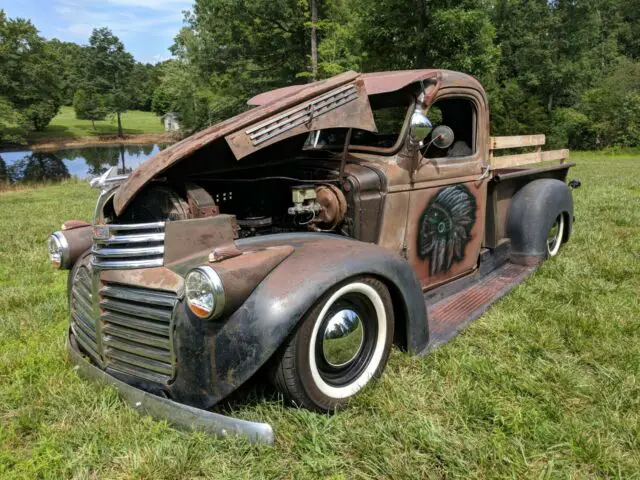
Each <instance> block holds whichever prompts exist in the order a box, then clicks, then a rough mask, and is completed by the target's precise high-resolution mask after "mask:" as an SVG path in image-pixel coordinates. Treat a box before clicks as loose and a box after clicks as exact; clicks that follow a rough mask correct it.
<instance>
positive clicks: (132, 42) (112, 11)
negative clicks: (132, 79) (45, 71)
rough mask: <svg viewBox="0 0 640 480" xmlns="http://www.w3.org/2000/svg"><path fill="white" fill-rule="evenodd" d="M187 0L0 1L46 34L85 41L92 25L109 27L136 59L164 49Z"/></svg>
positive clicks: (163, 53)
mask: <svg viewBox="0 0 640 480" xmlns="http://www.w3.org/2000/svg"><path fill="white" fill-rule="evenodd" d="M192 3H193V2H192V0H0V9H3V10H4V11H5V12H6V14H7V16H8V17H10V18H15V17H22V18H28V19H30V20H31V22H32V23H33V24H34V25H35V26H36V27H37V28H38V30H40V34H41V35H42V36H44V37H47V38H59V39H60V40H65V41H69V42H76V43H80V44H86V43H88V41H89V35H90V34H91V31H92V30H93V28H97V27H109V28H110V29H111V31H113V32H114V33H115V34H116V35H117V36H118V37H120V40H122V42H123V43H124V45H125V47H126V49H127V50H128V51H129V52H131V53H132V54H133V56H134V57H135V58H136V60H139V61H141V62H150V63H155V62H158V61H162V60H166V59H167V58H169V57H170V53H169V50H168V48H169V47H170V46H171V44H172V43H173V38H174V37H175V35H176V33H178V30H179V29H180V27H181V26H182V18H183V15H182V12H183V11H184V10H187V9H189V8H190V7H191V5H192Z"/></svg>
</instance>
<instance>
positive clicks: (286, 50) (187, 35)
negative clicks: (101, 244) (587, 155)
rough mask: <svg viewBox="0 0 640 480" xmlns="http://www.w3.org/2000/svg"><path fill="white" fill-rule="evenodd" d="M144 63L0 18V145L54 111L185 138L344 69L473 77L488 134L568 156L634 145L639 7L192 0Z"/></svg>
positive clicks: (630, 3)
mask: <svg viewBox="0 0 640 480" xmlns="http://www.w3.org/2000/svg"><path fill="white" fill-rule="evenodd" d="M184 23H185V24H184V27H183V28H182V29H181V31H180V32H179V33H178V35H177V36H176V38H175V41H174V44H173V46H172V47H171V53H172V55H173V58H172V59H171V60H169V61H167V62H163V63H161V64H158V65H155V66H153V65H148V64H142V63H139V62H135V61H134V59H133V57H132V56H131V55H130V54H129V53H128V52H126V50H125V48H124V46H123V44H122V43H121V42H120V40H119V39H118V38H117V37H115V36H114V35H113V34H112V33H111V32H110V31H109V30H108V29H97V30H95V31H94V32H93V34H92V35H91V37H90V39H89V42H88V44H87V45H85V46H79V45H76V44H73V43H68V42H60V41H58V40H51V41H46V40H45V39H43V38H41V37H40V36H39V35H38V31H37V29H36V28H35V27H34V26H33V25H32V24H31V23H30V22H28V21H26V20H21V19H17V20H10V19H7V18H6V17H5V15H4V13H3V12H2V11H0V141H7V139H11V138H12V137H14V138H19V137H20V135H22V137H23V138H24V135H25V132H28V131H29V130H38V129H42V128H44V126H46V125H47V124H48V122H49V121H50V119H51V118H52V117H53V116H54V115H55V113H56V112H57V111H58V108H59V106H60V105H70V104H73V105H74V106H75V108H76V113H77V115H78V116H79V117H81V118H86V119H89V120H99V119H102V118H104V117H105V116H106V115H109V114H112V115H114V116H116V117H118V118H119V117H120V113H122V112H123V111H125V110H126V109H129V108H135V109H141V110H153V111H154V112H156V113H158V114H164V113H167V112H177V114H178V116H179V119H180V122H181V125H182V127H183V128H184V130H185V132H186V133H189V132H192V131H196V130H199V129H201V128H204V127H207V126H209V125H212V124H214V123H216V122H218V121H220V120H222V119H224V118H227V117H229V116H231V115H234V114H236V113H238V112H240V111H242V110H245V109H247V108H248V107H247V105H246V103H245V102H246V99H247V98H249V97H250V96H252V95H254V94H256V93H259V92H262V91H265V90H269V89H272V88H278V87H282V86H286V85H290V84H294V83H305V82H309V81H313V80H320V79H323V78H327V77H330V76H332V75H335V74H338V73H341V72H343V71H346V70H356V71H360V72H371V71H377V70H399V69H414V68H429V67H436V68H448V69H453V70H460V71H463V72H466V73H469V74H471V75H474V76H475V77H477V78H478V79H479V80H480V81H481V82H482V84H483V85H484V86H485V88H486V90H487V92H488V95H489V100H490V108H491V120H492V122H491V124H492V133H493V134H494V135H516V134H527V133H540V132H542V133H547V134H548V141H549V143H550V144H552V145H554V146H569V147H570V148H574V149H592V148H605V147H611V146H622V147H631V146H638V145H640V0H606V1H605V0H250V1H249V0H195V2H194V5H193V7H192V9H191V10H189V11H188V12H186V13H185V18H184Z"/></svg>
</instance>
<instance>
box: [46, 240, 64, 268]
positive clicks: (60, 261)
mask: <svg viewBox="0 0 640 480" xmlns="http://www.w3.org/2000/svg"><path fill="white" fill-rule="evenodd" d="M47 249H48V250H49V260H51V265H53V266H54V267H55V268H66V267H67V261H68V259H69V244H68V243H67V239H66V238H65V237H64V235H63V234H62V232H55V233H53V234H51V235H49V240H47Z"/></svg>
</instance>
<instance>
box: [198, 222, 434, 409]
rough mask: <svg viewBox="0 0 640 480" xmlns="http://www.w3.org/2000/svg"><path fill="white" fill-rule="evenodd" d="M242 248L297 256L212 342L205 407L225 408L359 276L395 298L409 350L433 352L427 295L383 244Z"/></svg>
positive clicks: (258, 243)
mask: <svg viewBox="0 0 640 480" xmlns="http://www.w3.org/2000/svg"><path fill="white" fill-rule="evenodd" d="M236 243H237V245H238V247H239V248H241V249H245V248H266V247H274V246H278V245H280V246H282V245H289V246H291V247H292V248H293V252H292V253H291V254H290V255H289V256H288V257H287V258H286V259H285V260H284V261H282V263H280V264H279V265H278V266H276V267H275V268H274V269H273V270H272V271H271V272H270V273H269V274H268V275H267V276H266V278H265V279H264V280H263V281H262V282H261V283H260V284H259V285H258V286H257V287H256V288H255V289H254V290H253V292H252V293H251V295H250V296H249V297H248V298H247V299H246V301H245V302H244V303H243V304H242V305H241V306H240V307H239V308H238V309H236V310H235V311H234V312H233V313H232V314H231V315H230V316H229V317H228V318H226V319H222V320H221V321H220V323H219V325H218V326H217V327H214V328H215V330H216V331H215V334H214V337H215V339H213V338H212V339H211V340H213V342H211V341H210V343H209V349H210V351H211V352H212V358H211V360H212V361H211V364H210V365H211V369H212V371H211V374H212V377H213V378H212V381H211V385H210V388H211V392H209V393H210V394H211V395H210V396H209V398H208V399H207V402H206V403H209V404H210V405H213V404H215V403H217V402H219V401H220V400H221V399H223V398H224V397H226V396H227V395H229V394H230V393H231V392H233V391H234V390H235V389H236V388H238V387H239V386H240V385H242V384H243V383H245V382H246V381H247V380H248V379H249V378H250V377H251V376H252V375H253V374H254V373H255V372H256V371H257V370H258V369H259V368H260V367H261V366H263V365H264V364H265V363H266V362H267V361H268V360H269V359H270V358H271V356H272V355H273V354H274V353H275V352H276V350H277V349H278V348H279V347H280V346H281V345H282V343H283V342H284V341H285V340H286V338H287V337H288V336H289V335H290V334H291V332H292V331H293V330H294V329H295V327H296V325H297V324H298V322H299V321H300V319H301V318H302V317H303V315H304V314H305V313H306V312H307V311H308V310H309V309H310V308H311V307H312V306H313V304H314V303H315V302H316V301H317V300H318V299H319V298H320V297H321V296H322V295H323V294H324V293H325V292H326V291H327V290H329V289H330V288H331V287H333V286H334V285H336V284H337V283H340V282H342V281H344V280H345V279H348V278H350V277H354V276H357V275H363V274H367V275H374V276H377V277H379V278H381V279H382V280H383V281H385V283H386V284H387V285H388V286H389V287H390V290H392V294H395V295H393V296H394V299H396V300H399V302H398V301H397V303H401V309H402V313H403V314H404V317H405V319H406V336H407V339H408V340H407V347H408V349H409V350H410V351H412V352H419V351H421V350H422V349H424V348H425V346H426V345H427V343H428V332H427V313H426V309H425V304H424V299H423V296H422V289H421V287H420V284H419V282H418V279H417V278H416V276H415V274H414V272H413V270H412V269H411V267H410V266H409V264H408V263H407V262H406V261H405V260H404V259H402V258H401V257H400V256H398V255H395V254H393V253H392V252H389V251H387V250H385V249H383V248H381V247H378V246H377V245H373V244H368V243H363V242H359V241H355V240H351V239H347V238H344V237H338V236H335V235H326V234H313V233H299V234H280V235H269V236H264V237H255V238H251V239H245V240H239V241H237V242H236ZM395 307H396V308H397V305H396V306H395ZM201 400H202V397H201ZM210 405H206V406H210Z"/></svg>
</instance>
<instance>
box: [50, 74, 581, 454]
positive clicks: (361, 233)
mask: <svg viewBox="0 0 640 480" xmlns="http://www.w3.org/2000/svg"><path fill="white" fill-rule="evenodd" d="M249 104H250V105H253V106H254V107H255V108H252V109H250V110H248V111H247V112H245V113H243V114H240V115H238V116H236V117H234V118H232V119H230V120H227V121H225V122H222V123H220V124H218V125H215V126H213V127H211V128H208V129H206V130H204V131H202V132H199V133H197V134H195V135H193V136H191V137H189V138H187V139H185V140H183V141H181V142H179V143H177V144H175V145H173V146H171V147H169V148H167V149H166V150H164V151H162V152H160V153H159V154H158V155H156V156H155V157H153V158H151V159H149V160H148V161H146V162H145V163H143V164H142V165H141V166H140V167H139V168H138V169H137V170H135V171H134V172H133V173H132V174H131V175H130V176H128V178H127V177H123V176H118V175H117V172H115V171H113V170H111V171H108V172H106V173H105V174H104V175H103V176H102V177H100V178H98V179H95V180H94V182H93V183H94V185H95V186H97V187H99V188H100V189H101V193H100V197H99V199H98V202H97V207H96V209H95V218H94V219H93V222H92V224H91V225H90V224H88V223H86V222H83V221H77V220H76V221H69V222H66V223H65V224H64V225H63V227H62V230H61V231H58V232H56V233H54V234H53V235H52V236H51V237H50V239H49V243H48V248H49V254H50V258H51V261H52V262H53V264H54V265H55V266H56V267H57V268H62V269H69V270H70V273H69V281H68V282H69V309H70V330H69V337H68V347H69V352H70V356H71V359H72V361H73V363H74V364H76V368H77V369H78V371H79V372H80V373H82V374H84V375H85V376H89V377H92V378H94V379H98V380H102V381H106V382H108V383H110V384H113V385H115V386H116V388H117V389H118V390H119V391H120V392H121V394H122V395H123V396H124V398H125V399H127V400H128V401H129V402H130V403H131V405H133V406H134V408H137V409H139V410H140V411H144V412H146V413H148V414H151V415H153V416H157V417H161V418H166V419H168V420H169V421H171V422H173V423H174V424H176V425H179V426H184V427H193V428H200V429H204V430H207V431H209V432H213V433H216V434H219V435H231V434H240V435H245V436H247V437H248V438H249V439H251V440H254V441H261V442H271V441H273V431H272V428H271V427H270V426H269V425H267V424H263V423H256V422H249V421H246V420H241V419H235V418H231V417H228V416H224V415H221V414H220V413H216V412H212V411H211V408H212V407H213V406H214V405H216V404H219V403H220V402H221V401H222V400H224V399H226V398H227V397H228V396H229V395H230V394H231V393H233V392H234V391H236V390H237V389H238V387H240V386H241V385H243V384H246V383H247V382H249V381H251V380H252V379H255V378H256V377H260V378H262V377H265V378H267V377H268V378H270V379H271V380H272V382H273V384H274V385H275V387H276V388H277V389H278V390H279V391H280V392H281V393H282V394H283V396H284V397H285V398H286V399H288V400H290V401H292V402H293V403H294V404H295V405H297V406H300V407H306V408H309V409H315V410H320V411H331V410H334V409H336V408H338V407H341V406H344V405H345V404H346V403H347V402H348V401H349V399H350V398H352V397H353V396H354V395H356V394H357V393H358V391H360V390H361V389H362V388H363V387H364V386H365V385H366V384H367V383H369V382H370V381H371V380H373V379H376V378H377V377H379V376H380V375H381V374H382V372H383V370H384V367H385V364H386V362H387V359H388V357H389V353H390V350H391V348H392V345H396V346H397V347H398V348H400V349H403V350H405V351H408V352H410V353H411V354H415V355H424V354H426V353H427V352H429V351H430V350H431V349H433V348H434V347H436V346H438V345H440V344H442V343H443V342H446V341H447V340H449V339H451V338H452V337H453V336H454V335H456V333H457V332H459V331H460V330H461V329H462V328H463V327H464V326H465V325H467V324H468V323H469V322H470V321H472V320H473V319H475V318H477V317H478V316H480V315H481V314H482V313H483V312H484V311H486V309H487V308H488V307H489V305H491V304H492V303H493V302H495V301H496V300H497V299H498V298H500V297H501V296H502V295H504V294H505V293H506V292H508V291H509V290H510V289H511V288H513V287H514V286H515V285H517V284H518V283H519V282H521V281H522V280H523V279H524V278H525V277H527V275H529V274H530V273H532V272H533V271H534V270H535V268H536V266H537V265H539V263H540V262H541V261H543V260H545V259H547V258H549V257H553V256H555V255H556V254H557V253H558V251H559V249H560V247H561V245H562V244H563V243H564V242H567V241H568V240H569V236H570V234H571V229H572V226H573V220H574V216H573V201H572V195H571V192H570V190H569V186H568V185H567V183H566V179H567V173H568V170H569V168H570V167H571V166H572V164H569V163H567V162H566V159H567V157H568V151H566V150H560V151H553V152H543V151H541V146H542V145H543V144H544V143H545V138H544V136H543V135H531V136H523V137H491V136H490V134H489V107H488V104H487V96H486V94H485V92H484V90H483V88H482V86H481V85H480V84H479V83H478V82H477V81H476V80H475V79H474V78H472V77H470V76H468V75H465V74H462V73H457V72H452V71H446V70H415V71H399V72H381V73H372V74H357V73H353V72H348V73H344V74H341V75H339V76H336V77H333V78H331V79H328V80H325V81H321V82H315V83H311V84H307V85H300V86H290V87H286V88H283V89H279V90H275V91H271V92H267V93H264V94H261V95H258V96H257V97H254V98H252V99H251V100H250V101H249ZM514 148H528V150H530V151H528V152H525V153H518V154H513V152H507V153H508V154H507V155H503V156H499V155H496V152H497V151H498V150H500V149H514ZM542 162H546V163H543V164H542V165H539V166H536V167H533V168H532V165H533V164H535V163H542ZM523 165H528V166H527V167H523ZM574 182H575V183H574V185H573V186H576V185H577V183H578V182H577V181H574Z"/></svg>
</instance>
